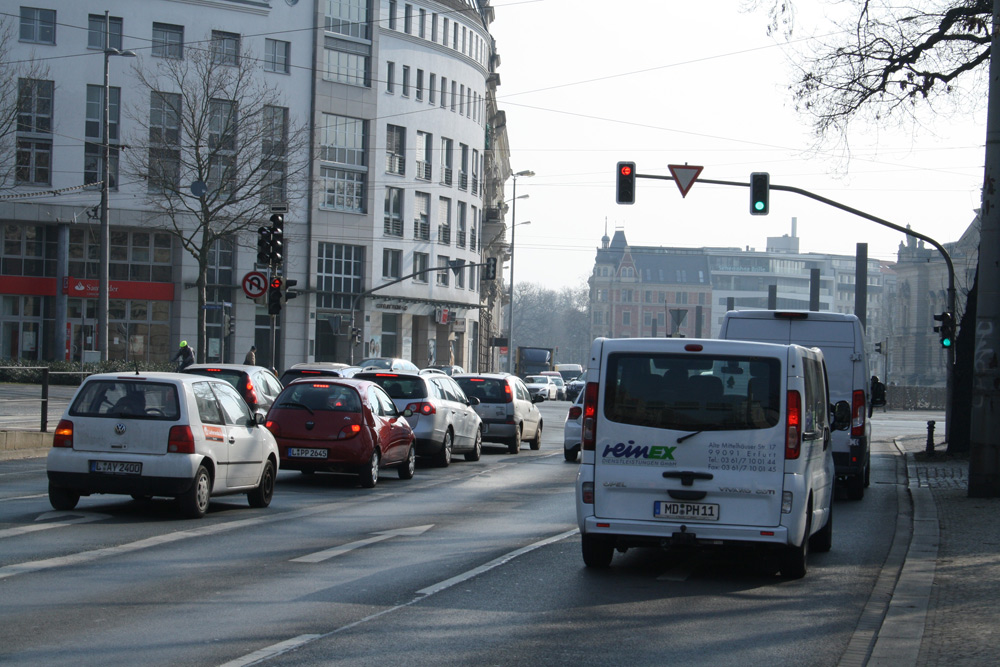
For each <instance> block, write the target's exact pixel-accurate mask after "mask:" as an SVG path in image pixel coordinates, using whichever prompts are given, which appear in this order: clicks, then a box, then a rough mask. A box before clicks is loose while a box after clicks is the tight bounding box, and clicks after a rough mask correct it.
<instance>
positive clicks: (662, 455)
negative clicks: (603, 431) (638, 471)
mask: <svg viewBox="0 0 1000 667" xmlns="http://www.w3.org/2000/svg"><path fill="white" fill-rule="evenodd" d="M675 449H677V447H676V446H674V447H668V446H666V445H637V444H635V441H634V440H629V441H628V443H624V442H619V443H618V444H616V445H605V446H604V452H603V453H602V454H601V459H602V460H603V461H604V462H606V463H613V464H616V465H650V464H653V465H655V464H656V463H664V462H667V461H673V460H674V450H675Z"/></svg>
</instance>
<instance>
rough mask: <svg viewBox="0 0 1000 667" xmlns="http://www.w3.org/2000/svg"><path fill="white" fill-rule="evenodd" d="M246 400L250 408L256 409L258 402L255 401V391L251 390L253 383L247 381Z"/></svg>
mask: <svg viewBox="0 0 1000 667" xmlns="http://www.w3.org/2000/svg"><path fill="white" fill-rule="evenodd" d="M247 399H248V400H247V403H249V404H250V407H251V408H254V409H256V407H257V406H258V405H260V401H258V400H257V391H256V390H255V389H254V388H253V382H251V381H250V380H247Z"/></svg>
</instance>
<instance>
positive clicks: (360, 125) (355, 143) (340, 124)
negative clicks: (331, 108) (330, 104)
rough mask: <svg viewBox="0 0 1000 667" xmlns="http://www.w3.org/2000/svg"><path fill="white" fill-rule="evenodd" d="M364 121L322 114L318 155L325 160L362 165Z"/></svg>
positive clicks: (363, 157) (363, 162)
mask: <svg viewBox="0 0 1000 667" xmlns="http://www.w3.org/2000/svg"><path fill="white" fill-rule="evenodd" d="M366 127H367V126H366V123H365V121H363V120H361V119H360V118H349V117H347V116H337V115H335V114H332V113H325V114H323V127H322V128H320V147H319V156H320V159H321V160H324V161H326V162H339V163H341V164H348V165H352V166H355V167H364V166H365V165H366V163H365V144H366V141H365V136H366Z"/></svg>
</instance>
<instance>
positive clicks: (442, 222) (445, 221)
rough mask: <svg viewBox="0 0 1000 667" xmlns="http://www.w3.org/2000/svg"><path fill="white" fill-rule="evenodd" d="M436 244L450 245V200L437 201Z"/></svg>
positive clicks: (443, 198) (445, 198)
mask: <svg viewBox="0 0 1000 667" xmlns="http://www.w3.org/2000/svg"><path fill="white" fill-rule="evenodd" d="M437 230H438V236H437V240H438V243H443V244H444V245H451V200H450V199H448V198H447V197H441V198H440V199H438V223H437Z"/></svg>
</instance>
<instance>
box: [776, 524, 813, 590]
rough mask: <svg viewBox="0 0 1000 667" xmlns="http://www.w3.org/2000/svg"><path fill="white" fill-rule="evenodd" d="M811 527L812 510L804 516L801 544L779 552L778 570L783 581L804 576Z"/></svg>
mask: <svg viewBox="0 0 1000 667" xmlns="http://www.w3.org/2000/svg"><path fill="white" fill-rule="evenodd" d="M811 526H812V508H810V509H809V510H808V514H806V531H805V535H804V536H803V537H802V544H800V545H799V546H797V547H785V548H784V549H783V550H782V551H781V560H780V565H779V566H778V569H779V570H780V571H781V577H782V578H783V579H801V578H802V577H804V576H806V561H807V560H808V558H809V529H810V527H811Z"/></svg>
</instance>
